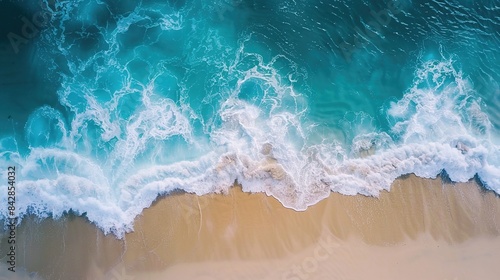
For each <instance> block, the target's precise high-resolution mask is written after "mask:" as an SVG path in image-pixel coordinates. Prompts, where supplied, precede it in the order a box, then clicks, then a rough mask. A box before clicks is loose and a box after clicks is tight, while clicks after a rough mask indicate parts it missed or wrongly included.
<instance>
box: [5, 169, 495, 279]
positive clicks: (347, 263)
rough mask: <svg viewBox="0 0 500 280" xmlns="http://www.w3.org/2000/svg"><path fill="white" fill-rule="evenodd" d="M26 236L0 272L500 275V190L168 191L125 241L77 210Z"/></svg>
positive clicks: (29, 227) (50, 275)
mask: <svg viewBox="0 0 500 280" xmlns="http://www.w3.org/2000/svg"><path fill="white" fill-rule="evenodd" d="M5 240H6V237H5V236H3V238H2V245H1V254H2V256H5V254H6V249H7V248H6V242H5ZM17 243H18V248H20V249H19V250H18V252H17V258H18V259H17V260H18V264H17V268H18V271H17V272H16V273H11V272H8V271H7V269H6V267H5V257H4V258H2V267H1V268H2V271H1V273H0V279H112V280H114V279H116V280H118V279H197V280H212V279H293V280H296V279H401V278H404V279H443V280H444V279H450V280H451V279H460V280H461V279H497V278H498V274H499V273H500V267H499V266H498V265H497V261H498V259H500V198H498V197H497V196H496V195H495V194H494V193H492V192H490V191H486V190H484V189H483V188H481V187H480V186H479V185H478V184H477V183H476V182H475V181H471V182H468V183H455V184H452V183H449V182H443V181H442V180H441V179H435V180H430V179H421V178H417V177H415V176H413V175H410V176H406V177H404V178H400V179H398V180H396V181H395V182H394V184H393V186H392V190H391V191H390V192H384V193H381V195H380V197H379V198H373V197H365V196H360V195H358V196H344V195H339V194H337V193H332V194H331V195H330V197H329V198H327V199H325V200H323V201H321V202H320V203H318V204H316V205H314V206H312V207H310V208H309V209H308V210H307V211H304V212H297V211H294V210H291V209H286V208H284V207H283V206H282V205H281V204H280V203H279V202H278V201H277V200H276V199H274V198H273V197H267V196H266V195H265V194H262V193H257V194H249V193H243V192H242V191H241V188H240V187H238V186H235V187H234V188H232V189H231V191H230V192H229V193H228V194H225V195H222V194H213V195H207V196H202V197H199V196H196V195H192V194H185V193H183V194H171V195H168V196H165V197H162V198H160V199H158V200H157V201H156V202H155V203H154V204H153V205H152V207H150V208H148V209H146V210H145V211H144V212H143V214H142V215H141V216H139V217H137V219H136V222H135V225H134V232H131V233H129V234H127V235H126V236H125V237H124V239H122V240H118V239H116V238H115V236H113V235H107V236H106V235H104V234H103V233H102V232H101V231H100V230H99V229H97V228H96V227H95V226H93V225H92V224H90V223H88V222H87V221H86V219H85V218H82V217H74V216H71V215H68V216H65V217H63V218H61V219H59V220H55V221H54V220H52V219H46V220H43V221H41V222H38V221H37V220H36V219H34V218H33V217H30V218H27V219H25V220H24V221H23V222H22V224H21V225H20V226H19V227H18V229H17ZM14 276H15V277H16V278H14ZM1 277H3V278H1Z"/></svg>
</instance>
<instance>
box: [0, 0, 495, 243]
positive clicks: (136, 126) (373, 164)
mask: <svg viewBox="0 0 500 280" xmlns="http://www.w3.org/2000/svg"><path fill="white" fill-rule="evenodd" d="M0 5H2V6H3V8H2V9H1V11H2V12H1V13H2V15H1V21H2V28H1V29H0V33H2V34H0V35H1V36H2V37H1V39H0V42H1V54H0V56H1V60H2V64H1V70H0V71H1V74H2V75H1V77H0V92H1V94H2V97H3V98H2V100H3V101H2V103H0V109H1V111H2V114H3V115H2V117H1V120H0V139H1V140H0V149H1V150H0V162H1V163H2V164H1V165H2V166H9V165H10V166H12V165H14V166H16V168H17V170H18V174H17V182H16V183H17V202H16V205H17V214H18V215H19V216H23V215H25V214H27V213H34V214H37V215H39V216H41V217H47V216H54V217H58V216H60V215H62V214H63V213H64V212H65V211H69V210H70V209H71V210H73V211H74V212H76V213H78V214H85V215H86V216H87V217H88V218H89V220H91V221H92V222H94V223H95V224H96V225H98V226H99V227H100V228H102V229H103V230H104V231H105V232H110V231H111V232H113V233H115V234H117V235H121V234H123V233H124V232H126V231H129V230H131V229H132V226H133V224H132V223H133V219H134V218H135V217H136V216H137V215H138V214H140V213H141V212H142V210H143V209H144V208H146V207H149V206H150V205H151V203H152V202H153V201H154V199H155V198H157V197H158V196H159V195H161V194H166V193H169V192H171V191H173V190H176V189H180V190H184V191H187V192H191V193H196V194H198V195H203V194H207V193H214V192H215V193H219V192H226V191H227V190H228V188H229V187H230V186H232V184H233V182H234V181H235V180H236V181H238V182H239V183H241V184H242V185H243V190H244V191H247V192H265V193H267V194H268V195H272V196H274V197H276V198H277V199H278V200H280V201H281V202H282V204H283V205H284V206H286V207H290V208H294V209H297V210H304V209H306V208H307V207H308V206H310V205H313V204H315V203H317V202H318V201H320V200H321V199H323V198H325V197H327V196H328V195H329V193H330V192H332V191H334V192H339V193H342V194H346V195H354V194H363V195H375V196H376V195H378V193H379V192H380V191H381V190H388V189H389V188H390V184H391V183H392V181H394V180H395V179H396V178H397V177H399V176H401V175H404V174H409V173H415V174H416V175H417V176H420V177H426V178H434V177H436V176H437V175H439V174H441V173H442V172H443V171H444V172H446V174H447V175H448V176H449V177H450V179H451V180H453V181H467V180H469V179H471V178H473V177H474V176H476V175H477V176H478V178H479V179H480V180H481V181H482V183H483V184H484V186H485V187H486V188H489V189H491V190H493V191H495V192H497V193H500V150H499V147H500V146H499V145H500V139H499V136H500V135H499V128H500V113H499V112H500V88H499V81H500V52H499V46H500V6H499V4H498V3H497V2H496V1H487V0H484V1H461V2H458V1H451V0H448V1H409V0H406V1H403V0H401V1H274V2H271V3H269V2H265V1H257V0H254V1H243V0H233V1H231V0H220V1H211V2H208V1H94V0H89V1H69V2H66V1H48V2H46V1H41V2H22V1H21V2H19V1H16V2H8V1H4V2H1V3H0ZM23 18H24V19H25V20H23ZM9 34H10V35H9ZM12 34H16V35H17V36H18V37H13V35H12ZM19 38H21V39H19ZM20 40H21V41H20ZM6 172H7V170H6V168H4V170H3V171H2V174H3V175H5V176H4V178H6V174H7V173H6ZM1 184H2V183H0V185H1ZM3 187H6V186H3ZM1 199H2V202H5V203H3V204H4V205H6V204H7V203H6V201H7V200H6V198H5V197H4V196H2V197H1ZM6 215H7V212H6V210H5V209H2V210H1V211H0V216H3V217H6Z"/></svg>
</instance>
